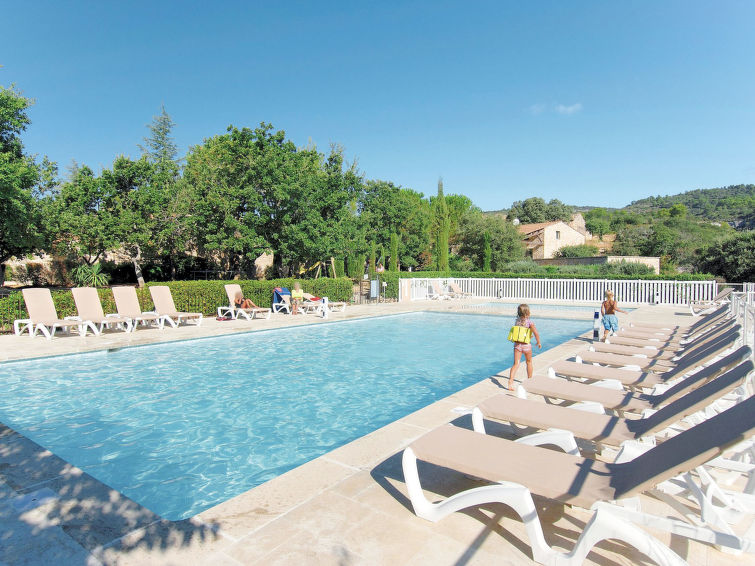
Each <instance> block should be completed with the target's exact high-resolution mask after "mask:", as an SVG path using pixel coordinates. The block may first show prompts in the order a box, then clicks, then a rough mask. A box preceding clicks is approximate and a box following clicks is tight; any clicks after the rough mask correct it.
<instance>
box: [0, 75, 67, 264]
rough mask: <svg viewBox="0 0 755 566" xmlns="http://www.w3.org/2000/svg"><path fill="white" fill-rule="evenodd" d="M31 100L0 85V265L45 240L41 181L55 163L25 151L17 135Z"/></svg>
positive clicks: (35, 248) (36, 246) (50, 173)
mask: <svg viewBox="0 0 755 566" xmlns="http://www.w3.org/2000/svg"><path fill="white" fill-rule="evenodd" d="M31 104H32V101H31V100H30V99H28V98H25V97H23V96H22V95H21V94H20V93H19V92H17V91H16V90H15V89H14V87H13V86H11V87H10V88H5V87H2V86H0V266H1V265H2V264H3V263H4V262H5V261H7V260H8V259H9V258H10V257H12V256H22V255H24V254H27V253H31V252H34V251H37V250H38V249H39V248H40V247H41V246H42V245H43V244H44V238H43V226H42V219H41V215H40V209H39V202H38V200H39V197H40V196H41V195H40V194H39V193H40V190H41V188H42V187H41V186H40V183H41V182H42V181H43V180H44V177H45V175H44V173H47V174H48V176H49V175H54V172H55V166H54V164H52V163H50V162H48V161H47V160H46V159H45V160H44V162H43V165H38V164H37V163H36V162H35V161H34V159H33V158H32V157H29V156H27V155H24V151H23V144H22V143H21V138H20V135H21V133H22V132H23V131H24V130H26V127H27V126H28V125H29V123H30V120H29V117H28V115H27V113H26V111H27V109H28V108H29V106H31Z"/></svg>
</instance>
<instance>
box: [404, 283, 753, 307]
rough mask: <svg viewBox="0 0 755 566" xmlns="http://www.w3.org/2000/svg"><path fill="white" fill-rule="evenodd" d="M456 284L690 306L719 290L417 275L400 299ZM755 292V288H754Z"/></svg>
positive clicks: (539, 295) (493, 291) (517, 295)
mask: <svg viewBox="0 0 755 566" xmlns="http://www.w3.org/2000/svg"><path fill="white" fill-rule="evenodd" d="M452 283H455V284H456V285H458V287H459V288H460V289H461V290H462V291H463V292H464V293H465V294H468V296H470V297H472V298H478V299H485V298H487V299H511V300H515V301H525V300H533V299H535V300H545V301H555V302H564V303H573V302H591V303H594V302H600V301H602V300H603V299H604V293H605V291H606V289H611V290H613V292H614V294H615V295H616V299H617V300H618V301H620V302H621V303H622V304H646V303H662V304H670V305H687V304H689V303H690V301H708V300H711V299H713V298H714V297H715V296H716V294H717V293H718V284H717V283H716V282H715V281H643V280H624V279H488V278H475V277H469V278H453V277H448V278H432V279H423V278H413V279H401V280H399V289H400V293H399V300H400V301H404V300H412V301H414V300H421V299H427V298H429V297H432V295H433V294H440V295H443V294H444V293H449V291H450V285H451V284H452ZM753 291H755V288H753Z"/></svg>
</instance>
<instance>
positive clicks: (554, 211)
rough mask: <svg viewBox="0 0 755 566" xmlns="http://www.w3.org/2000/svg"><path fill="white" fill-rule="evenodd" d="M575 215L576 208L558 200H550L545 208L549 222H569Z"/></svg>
mask: <svg viewBox="0 0 755 566" xmlns="http://www.w3.org/2000/svg"><path fill="white" fill-rule="evenodd" d="M573 213H574V207H571V206H569V205H566V204H564V203H563V202H561V201H560V200H558V199H557V198H554V199H551V200H549V201H548V204H547V205H546V208H545V217H546V220H548V221H551V220H563V221H564V222H569V221H571V217H572V214H573Z"/></svg>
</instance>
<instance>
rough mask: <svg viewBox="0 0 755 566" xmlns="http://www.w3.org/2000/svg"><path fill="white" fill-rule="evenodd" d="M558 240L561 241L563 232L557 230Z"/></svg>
mask: <svg viewBox="0 0 755 566" xmlns="http://www.w3.org/2000/svg"><path fill="white" fill-rule="evenodd" d="M556 239H557V240H560V239H561V232H559V231H558V230H556Z"/></svg>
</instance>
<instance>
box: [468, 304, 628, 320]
mask: <svg viewBox="0 0 755 566" xmlns="http://www.w3.org/2000/svg"><path fill="white" fill-rule="evenodd" d="M519 304H520V303H500V302H489V303H480V304H477V305H472V306H471V307H470V308H486V309H496V310H502V311H504V312H510V313H511V316H516V309H517V307H518V306H519ZM527 305H528V306H529V307H530V312H532V313H534V314H537V313H538V312H542V311H546V310H547V311H560V310H561V311H574V312H584V313H585V316H589V317H592V315H593V313H594V312H595V311H599V310H600V304H599V303H597V304H595V305H569V304H550V305H546V304H541V303H527ZM621 308H622V310H625V311H627V312H629V311H633V310H634V309H633V308H627V307H623V306H622V307H621Z"/></svg>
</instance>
